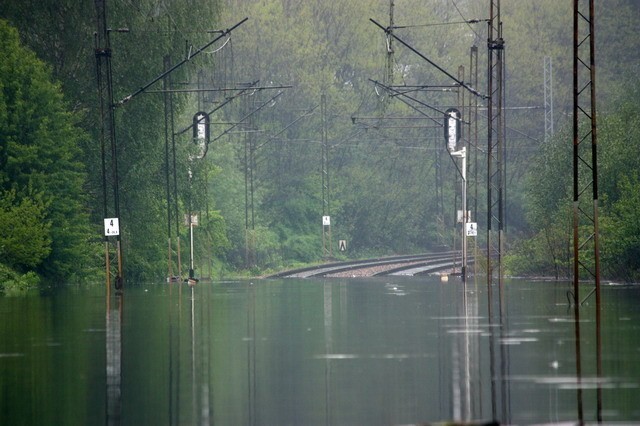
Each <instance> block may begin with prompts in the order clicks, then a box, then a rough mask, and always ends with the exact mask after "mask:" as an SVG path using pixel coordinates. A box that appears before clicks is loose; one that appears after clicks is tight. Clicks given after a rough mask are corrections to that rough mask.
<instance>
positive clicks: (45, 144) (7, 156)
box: [0, 21, 89, 279]
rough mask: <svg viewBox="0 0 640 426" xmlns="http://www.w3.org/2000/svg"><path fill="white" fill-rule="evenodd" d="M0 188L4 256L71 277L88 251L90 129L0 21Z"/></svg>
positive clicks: (57, 276)
mask: <svg viewBox="0 0 640 426" xmlns="http://www.w3.org/2000/svg"><path fill="white" fill-rule="evenodd" d="M0 44H1V45H0V52H2V59H1V60H0V88H1V91H0V111H1V113H0V140H2V150H1V151H0V166H1V167H0V190H2V191H3V192H2V193H3V201H2V211H3V216H4V218H5V219H7V222H3V229H4V230H5V231H4V232H3V238H4V242H5V243H6V246H5V247H4V249H3V261H4V262H6V264H8V265H12V266H14V267H17V268H20V269H25V268H31V269H35V270H36V271H37V272H39V273H41V274H43V275H44V276H46V277H47V278H50V279H60V278H62V277H65V276H66V277H68V276H69V275H71V274H73V272H74V271H75V270H76V266H77V265H79V264H80V265H81V264H83V263H84V261H83V259H86V255H87V253H88V250H87V245H86V244H87V238H88V230H89V227H88V222H87V215H86V213H85V211H86V206H87V199H86V198H85V192H84V188H83V185H84V183H85V176H86V175H85V172H84V166H83V164H82V163H81V162H80V160H79V157H80V154H81V151H80V149H79V147H78V146H79V145H80V143H81V142H82V141H83V138H84V137H85V134H84V133H83V132H82V131H81V130H80V129H79V128H78V127H77V125H76V120H75V117H74V116H73V115H72V114H71V113H69V112H68V111H67V110H66V104H65V102H64V100H63V96H62V94H61V92H60V87H59V86H58V85H57V84H54V83H52V81H51V76H50V73H49V70H48V69H47V67H46V66H45V65H44V64H43V63H42V62H41V61H39V60H38V59H37V58H36V57H35V55H34V54H33V52H31V51H29V50H28V49H26V48H24V47H22V46H21V45H20V42H19V39H18V34H17V31H16V30H15V29H13V28H11V27H10V26H9V25H8V24H7V22H6V21H0Z"/></svg>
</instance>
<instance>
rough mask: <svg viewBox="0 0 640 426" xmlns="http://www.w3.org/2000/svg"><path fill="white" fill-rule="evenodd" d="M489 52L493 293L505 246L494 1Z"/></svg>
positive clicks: (499, 52) (499, 46)
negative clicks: (495, 277) (494, 279)
mask: <svg viewBox="0 0 640 426" xmlns="http://www.w3.org/2000/svg"><path fill="white" fill-rule="evenodd" d="M490 6H491V7H490V9H491V10H490V15H489V31H488V39H487V48H488V55H487V57H488V72H487V77H488V82H487V86H488V90H487V94H488V108H487V117H488V123H487V286H488V288H489V289H491V284H492V283H493V274H494V269H496V270H497V272H498V283H499V284H500V285H501V284H502V276H503V271H502V252H503V245H504V216H505V211H504V210H505V209H504V202H503V194H504V188H503V185H504V179H503V176H504V175H503V167H504V148H503V143H504V140H503V139H504V125H503V123H504V121H503V120H504V114H503V110H504V106H503V94H504V90H503V85H504V66H503V55H504V39H503V38H502V22H501V20H500V0H491V5H490Z"/></svg>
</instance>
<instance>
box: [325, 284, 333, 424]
mask: <svg viewBox="0 0 640 426" xmlns="http://www.w3.org/2000/svg"><path fill="white" fill-rule="evenodd" d="M332 298H333V297H332V291H331V283H324V349H325V354H326V355H327V356H326V357H325V365H324V389H325V391H324V400H325V423H326V424H327V425H330V424H333V421H332V419H331V417H332V416H331V359H330V358H331V357H330V356H328V355H330V354H332V353H333V304H332Z"/></svg>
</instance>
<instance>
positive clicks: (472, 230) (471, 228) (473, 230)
mask: <svg viewBox="0 0 640 426" xmlns="http://www.w3.org/2000/svg"><path fill="white" fill-rule="evenodd" d="M477 236H478V224H477V223H476V222H468V223H467V237H477Z"/></svg>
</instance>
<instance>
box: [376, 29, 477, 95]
mask: <svg viewBox="0 0 640 426" xmlns="http://www.w3.org/2000/svg"><path fill="white" fill-rule="evenodd" d="M369 20H370V21H371V22H373V23H374V24H376V25H377V26H378V27H380V28H381V29H382V30H384V32H385V33H386V34H387V35H389V36H391V37H393V38H394V39H396V40H397V41H398V42H399V43H400V44H402V45H403V46H404V47H406V48H407V49H409V50H411V51H412V52H413V53H415V54H416V55H418V56H420V57H421V58H422V59H424V60H425V61H427V62H429V63H430V64H431V65H433V66H434V67H436V68H437V69H438V70H439V71H440V72H442V73H443V74H445V75H446V76H447V77H449V78H450V79H452V80H453V81H455V82H456V83H458V84H459V85H460V86H461V87H464V88H465V89H467V90H468V91H469V92H471V93H472V94H474V95H475V96H478V97H480V98H482V99H488V96H487V95H483V94H482V93H480V92H478V91H477V90H476V89H474V88H473V87H471V86H469V85H468V84H466V83H465V82H464V81H460V80H458V79H457V78H456V77H454V76H453V75H452V74H450V73H449V72H448V71H447V70H445V69H444V68H442V67H441V66H439V65H438V64H436V63H435V62H433V61H432V60H431V59H429V58H427V57H426V56H425V55H423V54H422V53H420V52H419V51H418V50H416V49H415V48H413V47H412V46H410V45H409V44H408V43H406V42H405V41H404V40H402V39H401V38H400V37H398V36H397V35H395V34H394V33H393V32H392V31H391V30H390V29H389V28H386V27H383V26H382V25H380V24H379V23H378V22H376V21H375V20H374V19H373V18H370V19H369Z"/></svg>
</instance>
